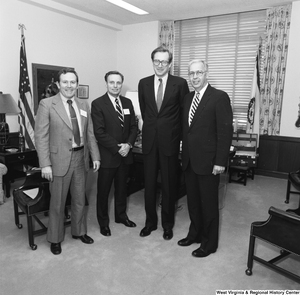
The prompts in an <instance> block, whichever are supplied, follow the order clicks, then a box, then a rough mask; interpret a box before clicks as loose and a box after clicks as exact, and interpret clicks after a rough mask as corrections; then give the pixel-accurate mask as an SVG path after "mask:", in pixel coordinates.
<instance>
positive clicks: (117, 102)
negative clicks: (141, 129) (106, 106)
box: [115, 98, 124, 127]
mask: <svg viewBox="0 0 300 295" xmlns="http://www.w3.org/2000/svg"><path fill="white" fill-rule="evenodd" d="M115 103H116V111H117V114H118V118H119V120H120V123H121V127H124V118H123V113H122V109H121V107H120V104H119V100H118V98H116V100H115Z"/></svg>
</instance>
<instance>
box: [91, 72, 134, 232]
mask: <svg viewBox="0 0 300 295" xmlns="http://www.w3.org/2000/svg"><path fill="white" fill-rule="evenodd" d="M104 79H105V82H106V87H107V93H105V94H104V95H103V96H101V97H98V98H97V99H95V100H94V101H93V102H92V119H93V124H94V132H95V136H96V139H97V141H98V146H99V150H100V154H101V160H102V163H101V168H100V170H99V175H98V187H97V190H98V191H97V218H98V222H99V225H100V233H101V234H102V235H104V236H110V235H111V231H110V228H109V216H108V197H109V192H110V189H111V186H112V182H113V181H114V187H115V193H114V194H115V222H116V223H123V224H124V225H125V226H127V227H135V226H136V224H135V223H134V222H133V221H131V220H129V218H128V216H127V213H126V208H127V178H128V173H129V166H130V164H132V163H133V155H132V146H133V145H134V142H135V139H136V135H137V124H136V119H135V113H134V109H133V105H132V102H131V100H130V99H128V98H126V97H124V96H121V95H120V93H121V89H122V85H123V81H124V76H123V75H122V74H121V73H119V72H117V71H110V72H108V73H107V74H106V75H105V77H104Z"/></svg>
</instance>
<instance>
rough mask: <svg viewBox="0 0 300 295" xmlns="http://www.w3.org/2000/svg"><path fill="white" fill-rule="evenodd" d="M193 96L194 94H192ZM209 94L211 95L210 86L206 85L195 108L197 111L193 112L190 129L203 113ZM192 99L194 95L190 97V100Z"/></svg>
mask: <svg viewBox="0 0 300 295" xmlns="http://www.w3.org/2000/svg"><path fill="white" fill-rule="evenodd" d="M193 93H194V94H195V92H193ZM210 93H211V87H210V85H209V84H208V86H207V88H206V90H205V92H204V94H203V96H202V98H201V100H200V103H199V105H198V107H197V110H196V112H195V115H194V118H193V121H192V124H191V125H190V128H191V127H192V126H193V125H194V124H195V122H196V121H197V120H198V118H199V116H200V114H201V113H202V112H203V110H204V109H205V106H206V104H207V102H208V100H209V96H210ZM193 97H194V95H193V96H192V100H193ZM192 100H191V102H190V104H191V103H192Z"/></svg>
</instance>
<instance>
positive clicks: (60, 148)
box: [35, 68, 100, 255]
mask: <svg viewBox="0 0 300 295" xmlns="http://www.w3.org/2000/svg"><path fill="white" fill-rule="evenodd" d="M58 81H59V83H58V87H59V90H60V92H59V93H58V94H56V95H55V96H52V97H49V98H45V99H42V100H41V102H40V105H39V108H38V112H37V115H36V121H35V143H36V150H37V153H38V157H39V163H40V167H41V168H42V169H41V170H42V177H44V178H46V179H48V180H49V181H50V192H51V199H50V209H49V224H48V232H47V240H48V241H49V242H50V243H51V247H50V249H51V252H52V253H53V254H55V255H57V254H60V253H61V242H62V241H63V240H64V208H65V203H66V198H67V194H68V191H69V190H70V193H71V233H72V237H73V238H74V239H80V240H81V241H82V242H83V243H86V244H92V243H93V242H94V241H93V239H92V238H91V237H89V236H88V235H87V234H86V233H87V224H86V212H85V184H86V175H87V171H88V170H89V156H90V155H91V158H92V160H93V169H94V172H96V171H97V170H98V169H99V167H100V154H99V150H98V147H97V143H96V140H95V136H94V133H93V124H92V119H91V117H90V112H89V106H88V104H87V102H85V101H83V100H80V99H78V98H77V97H76V96H75V94H76V89H77V87H78V75H77V73H76V72H75V71H74V70H73V69H69V68H65V69H62V70H61V71H60V72H59V73H58Z"/></svg>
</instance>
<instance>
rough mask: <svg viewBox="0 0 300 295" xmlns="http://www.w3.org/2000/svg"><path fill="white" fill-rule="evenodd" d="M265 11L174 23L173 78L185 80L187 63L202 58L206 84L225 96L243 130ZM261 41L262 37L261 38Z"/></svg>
mask: <svg viewBox="0 0 300 295" xmlns="http://www.w3.org/2000/svg"><path fill="white" fill-rule="evenodd" d="M265 19H266V10H259V11H252V12H244V13H236V14H229V15H222V16H211V17H204V18H197V19H190V20H181V21H176V22H175V26H174V31H175V32H174V33H175V42H174V59H173V71H174V74H175V75H178V76H181V77H183V78H186V79H187V80H188V63H189V61H190V60H192V59H204V60H206V61H207V63H208V66H209V77H208V80H209V83H210V84H211V85H212V86H214V87H216V88H219V89H221V90H224V91H226V92H227V93H228V95H229V97H230V99H231V103H232V109H233V116H234V119H235V120H238V124H239V128H243V129H245V128H246V124H247V111H248V104H249V101H250V98H251V88H252V78H253V72H254V67H255V58H256V54H257V49H258V45H259V40H260V37H263V35H264V32H265V25H266V23H265ZM262 39H264V38H262Z"/></svg>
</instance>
